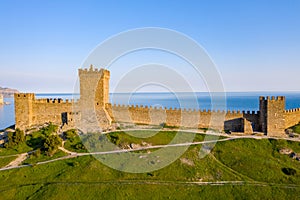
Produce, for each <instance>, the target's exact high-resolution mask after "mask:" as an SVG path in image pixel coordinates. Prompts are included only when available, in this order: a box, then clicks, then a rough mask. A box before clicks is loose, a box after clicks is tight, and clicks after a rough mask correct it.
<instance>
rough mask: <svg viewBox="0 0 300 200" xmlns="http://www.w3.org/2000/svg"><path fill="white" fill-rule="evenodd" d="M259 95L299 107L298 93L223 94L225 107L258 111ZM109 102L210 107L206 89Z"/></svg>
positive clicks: (4, 123) (6, 121)
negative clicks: (282, 97) (274, 97)
mask: <svg viewBox="0 0 300 200" xmlns="http://www.w3.org/2000/svg"><path fill="white" fill-rule="evenodd" d="M259 96H286V109H293V108H300V92H244V93H242V92H232V93H231V92H230V93H227V94H226V108H225V109H226V110H240V111H242V110H246V111H257V110H258V109H259ZM36 98H62V99H73V98H78V96H74V95H73V94H37V95H36ZM4 101H6V102H10V103H11V104H10V105H4V106H0V130H1V129H4V128H6V127H8V126H11V125H13V124H14V123H15V119H14V118H15V116H14V102H13V98H5V99H4ZM110 101H111V103H112V104H125V105H128V104H129V105H144V106H153V107H155V106H156V107H167V108H170V107H172V108H180V107H182V108H187V109H189V108H190V109H206V110H208V109H212V104H211V97H210V94H209V93H207V92H199V93H195V94H194V93H193V94H192V93H177V94H176V95H175V94H172V93H134V94H126V93H125V94H124V93H123V94H120V93H114V94H111V95H110Z"/></svg>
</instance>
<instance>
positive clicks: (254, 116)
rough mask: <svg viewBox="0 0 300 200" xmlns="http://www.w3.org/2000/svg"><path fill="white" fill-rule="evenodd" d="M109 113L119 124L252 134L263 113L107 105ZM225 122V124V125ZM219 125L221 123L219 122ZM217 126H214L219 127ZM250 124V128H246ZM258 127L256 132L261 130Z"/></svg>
mask: <svg viewBox="0 0 300 200" xmlns="http://www.w3.org/2000/svg"><path fill="white" fill-rule="evenodd" d="M106 109H107V112H108V113H109V115H110V116H111V117H112V119H113V120H114V121H116V122H128V123H139V124H153V125H160V124H162V123H165V124H166V125H168V126H175V127H180V126H184V127H190V128H208V127H211V128H216V129H222V130H223V129H224V126H226V128H227V129H228V130H232V131H238V132H243V131H244V130H245V128H246V129H247V131H248V132H252V123H253V127H255V126H254V124H255V123H258V119H259V114H258V113H255V112H240V111H228V112H225V111H210V110H208V111H206V110H201V111H199V110H186V109H183V110H181V109H172V108H170V109H165V108H153V107H147V106H146V107H143V106H125V105H111V104H107V105H106ZM222 120H223V122H222ZM215 122H217V123H215ZM216 124H217V126H215V127H214V125H216ZM245 124H247V127H246V126H245ZM258 128H259V127H258V125H257V127H255V128H254V130H256V129H258Z"/></svg>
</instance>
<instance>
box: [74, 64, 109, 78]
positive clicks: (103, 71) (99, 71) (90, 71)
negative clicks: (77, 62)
mask: <svg viewBox="0 0 300 200" xmlns="http://www.w3.org/2000/svg"><path fill="white" fill-rule="evenodd" d="M78 72H79V75H82V74H86V75H90V74H100V75H106V76H107V75H108V76H109V75H110V72H109V71H108V70H106V69H103V68H101V69H98V68H94V66H93V65H90V68H89V69H87V68H84V69H78Z"/></svg>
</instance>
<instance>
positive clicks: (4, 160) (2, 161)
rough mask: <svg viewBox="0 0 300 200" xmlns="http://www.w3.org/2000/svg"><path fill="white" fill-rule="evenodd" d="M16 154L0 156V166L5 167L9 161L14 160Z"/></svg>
mask: <svg viewBox="0 0 300 200" xmlns="http://www.w3.org/2000/svg"><path fill="white" fill-rule="evenodd" d="M16 158H17V156H5V157H0V167H5V166H6V165H8V164H9V163H10V162H11V161H13V160H15V159H16Z"/></svg>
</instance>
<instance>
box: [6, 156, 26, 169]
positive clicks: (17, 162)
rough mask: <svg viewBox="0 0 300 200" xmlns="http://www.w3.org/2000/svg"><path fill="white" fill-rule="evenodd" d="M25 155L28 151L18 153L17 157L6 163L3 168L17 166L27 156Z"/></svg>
mask: <svg viewBox="0 0 300 200" xmlns="http://www.w3.org/2000/svg"><path fill="white" fill-rule="evenodd" d="M27 156H28V153H22V154H19V155H18V157H17V158H16V159H15V160H13V161H11V162H10V163H9V164H8V165H6V166H5V167H3V168H14V167H18V166H19V165H20V164H22V162H23V161H24V160H25V159H26V158H27Z"/></svg>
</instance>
